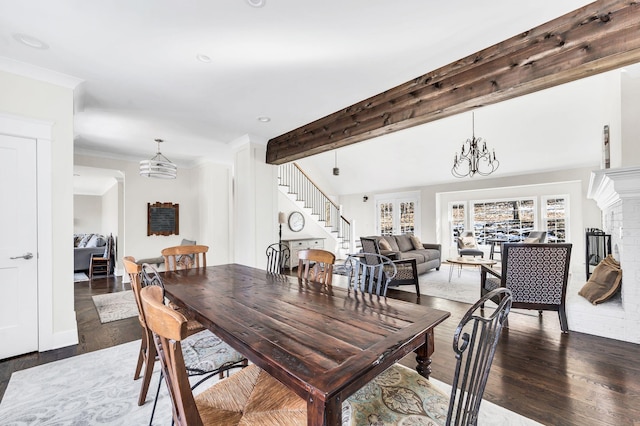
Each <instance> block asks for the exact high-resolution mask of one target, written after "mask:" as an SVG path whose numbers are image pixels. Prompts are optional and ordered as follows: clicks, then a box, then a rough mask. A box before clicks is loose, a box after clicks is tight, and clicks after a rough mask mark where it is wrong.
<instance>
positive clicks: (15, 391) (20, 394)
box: [0, 340, 539, 426]
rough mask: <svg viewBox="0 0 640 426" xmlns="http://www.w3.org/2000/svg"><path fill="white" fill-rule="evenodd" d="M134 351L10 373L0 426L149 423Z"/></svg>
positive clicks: (487, 420)
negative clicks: (141, 402)
mask: <svg viewBox="0 0 640 426" xmlns="http://www.w3.org/2000/svg"><path fill="white" fill-rule="evenodd" d="M139 348H140V341H139V340H138V341H134V342H130V343H125V344H123V345H119V346H114V347H112V348H108V349H103V350H101V351H96V352H91V353H88V354H83V355H79V356H75V357H72V358H67V359H63V360H61V361H56V362H52V363H49V364H45V365H40V366H37V367H33V368H29V369H27V370H22V371H17V372H15V373H13V374H12V376H11V379H10V381H9V385H8V386H7V390H6V392H5V394H4V398H3V399H2V402H0V424H1V425H96V424H100V425H146V424H148V423H149V416H150V414H151V406H152V405H153V396H154V395H155V389H156V387H157V384H158V378H159V376H160V375H159V372H158V370H156V372H155V373H154V377H153V379H152V380H151V385H150V386H149V395H147V401H146V403H145V404H144V405H143V406H141V407H139V406H138V404H137V400H138V392H139V390H140V381H139V380H135V381H134V380H133V371H134V369H135V362H136V359H137V356H138V350H139ZM216 377H217V376H216ZM196 379H197V378H196ZM212 380H213V381H215V380H217V379H216V378H214V379H212ZM431 380H432V382H433V383H434V384H436V385H437V386H439V387H442V388H443V390H444V391H445V392H447V393H448V392H449V391H448V390H447V387H448V386H447V385H446V384H444V383H442V382H439V381H437V380H435V379H431ZM207 387H208V385H207V384H206V383H205V384H203V385H201V386H199V387H198V388H196V391H195V393H198V392H201V391H202V390H204V389H206V388H207ZM153 424H154V425H156V426H160V425H170V424H171V405H170V401H169V398H168V396H167V393H166V390H165V387H164V386H163V387H162V392H161V393H160V398H159V400H158V408H157V409H156V414H155V416H154V422H153ZM478 424H479V425H480V426H502V425H504V426H511V425H514V426H537V425H539V423H536V422H534V421H532V420H529V419H527V418H525V417H522V416H520V415H518V414H516V413H513V412H511V411H509V410H506V409H504V408H502V407H499V406H497V405H495V404H492V403H490V402H488V401H484V402H483V403H482V406H481V408H480V419H479V422H478Z"/></svg>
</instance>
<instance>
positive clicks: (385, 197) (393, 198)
mask: <svg viewBox="0 0 640 426" xmlns="http://www.w3.org/2000/svg"><path fill="white" fill-rule="evenodd" d="M402 202H413V203H414V213H413V219H414V226H413V233H414V235H417V236H420V235H421V234H420V229H421V226H420V225H421V220H420V191H408V192H396V193H390V194H380V195H376V196H375V203H376V210H375V224H376V234H377V235H381V230H380V204H382V203H391V204H392V205H393V232H392V234H393V235H398V234H399V233H400V203H402Z"/></svg>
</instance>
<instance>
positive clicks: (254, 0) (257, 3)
mask: <svg viewBox="0 0 640 426" xmlns="http://www.w3.org/2000/svg"><path fill="white" fill-rule="evenodd" d="M247 3H248V4H249V6H251V7H262V6H264V5H265V3H267V0H247Z"/></svg>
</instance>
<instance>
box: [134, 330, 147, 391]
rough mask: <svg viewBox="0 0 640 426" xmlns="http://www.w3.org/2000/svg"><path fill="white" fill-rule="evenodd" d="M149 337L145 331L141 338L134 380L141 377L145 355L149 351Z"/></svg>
mask: <svg viewBox="0 0 640 426" xmlns="http://www.w3.org/2000/svg"><path fill="white" fill-rule="evenodd" d="M146 343H147V339H145V336H144V333H143V336H142V339H141V340H140V352H139V353H138V364H137V365H136V372H135V374H134V375H133V380H138V379H139V378H140V373H141V372H142V365H143V364H144V363H145V355H146V353H147V345H146Z"/></svg>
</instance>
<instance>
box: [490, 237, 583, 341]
mask: <svg viewBox="0 0 640 426" xmlns="http://www.w3.org/2000/svg"><path fill="white" fill-rule="evenodd" d="M571 247H572V245H571V244H526V243H525V244H522V243H504V244H503V246H502V250H503V252H502V271H501V272H498V271H496V270H493V269H491V268H488V267H486V266H482V269H481V272H480V285H481V290H480V295H481V296H484V295H485V294H487V293H489V292H491V291H492V290H495V289H497V288H499V287H506V288H508V289H509V290H511V293H512V295H513V308H521V309H534V310H537V311H538V312H539V314H540V315H542V311H556V312H558V317H559V318H560V328H561V329H562V332H563V333H567V332H568V331H569V326H568V323H567V313H566V310H565V297H566V293H567V282H568V277H569V261H570V259H571ZM493 301H494V302H496V303H498V302H499V300H493Z"/></svg>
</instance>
